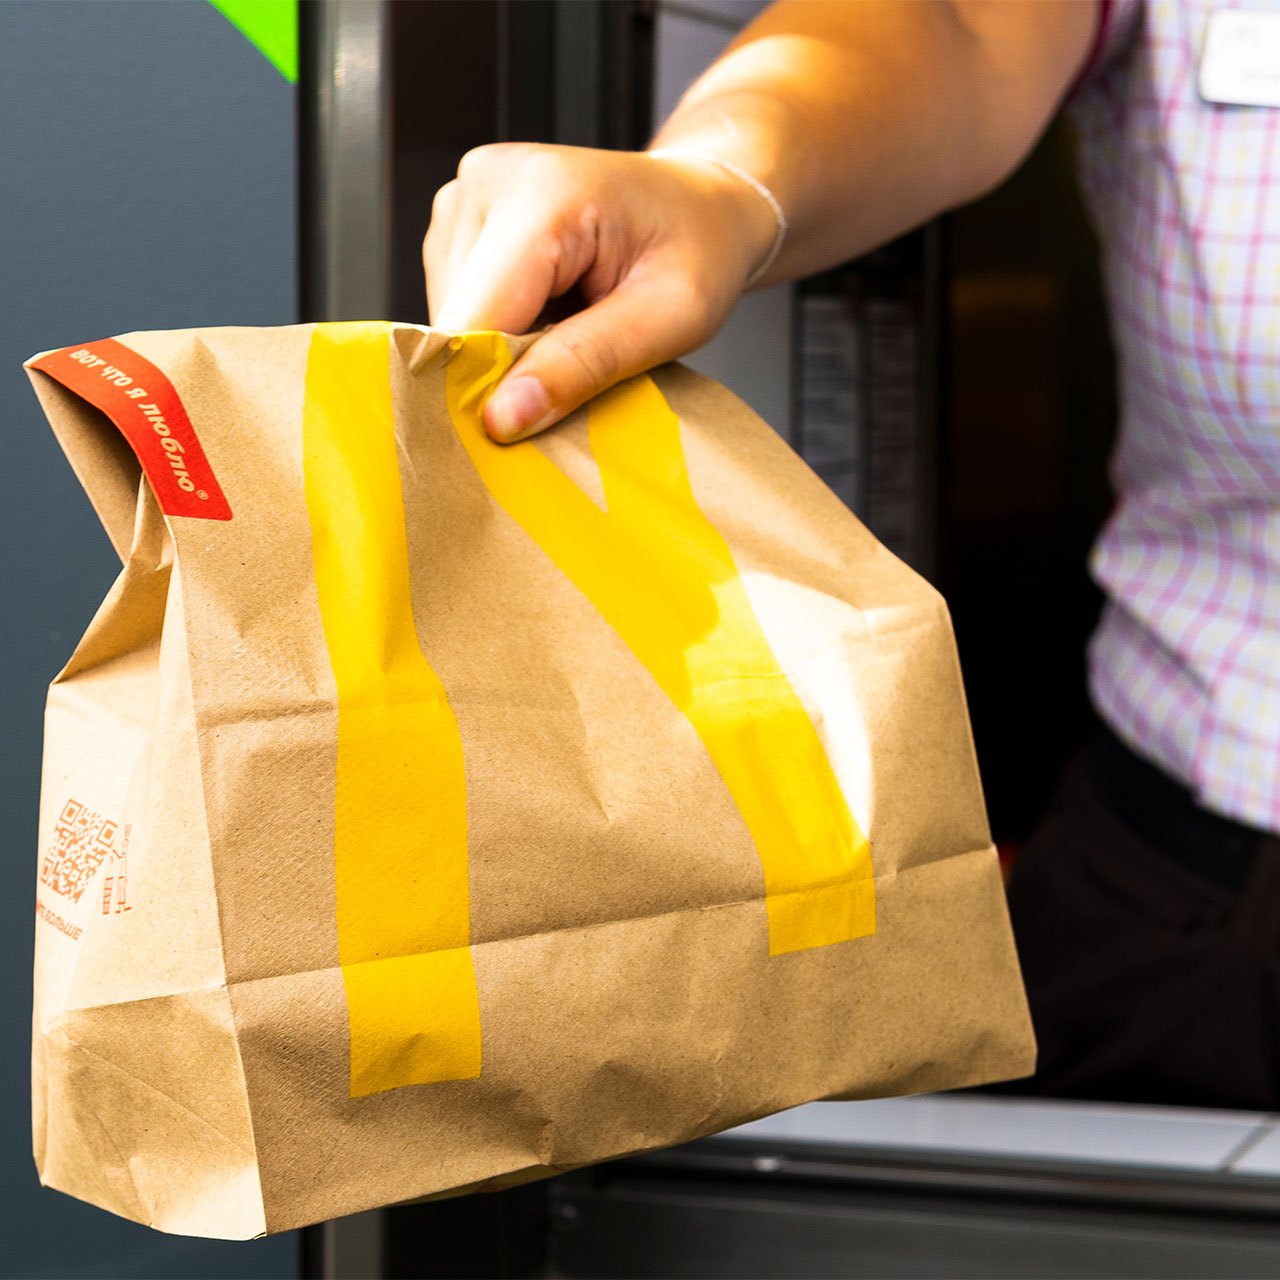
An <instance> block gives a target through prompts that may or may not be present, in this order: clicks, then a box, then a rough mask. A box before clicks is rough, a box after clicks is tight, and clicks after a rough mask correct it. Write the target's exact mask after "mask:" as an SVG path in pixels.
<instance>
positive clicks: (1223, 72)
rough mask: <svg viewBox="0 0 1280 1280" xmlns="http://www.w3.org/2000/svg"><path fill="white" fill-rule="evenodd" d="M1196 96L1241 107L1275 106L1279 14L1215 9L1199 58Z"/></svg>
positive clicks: (1279, 102) (1279, 78)
mask: <svg viewBox="0 0 1280 1280" xmlns="http://www.w3.org/2000/svg"><path fill="white" fill-rule="evenodd" d="M1200 96H1201V97H1202V98H1203V99H1204V100H1205V101H1206V102H1221V103H1226V104H1229V105H1231V106H1240V107H1280V11H1276V12H1272V13H1257V12H1251V11H1250V10H1248V9H1216V10H1215V11H1214V12H1213V13H1211V14H1210V15H1209V27H1208V30H1207V32H1206V33H1205V41H1204V54H1203V55H1202V56H1201V58H1200Z"/></svg>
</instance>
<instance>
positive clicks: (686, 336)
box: [484, 278, 727, 444]
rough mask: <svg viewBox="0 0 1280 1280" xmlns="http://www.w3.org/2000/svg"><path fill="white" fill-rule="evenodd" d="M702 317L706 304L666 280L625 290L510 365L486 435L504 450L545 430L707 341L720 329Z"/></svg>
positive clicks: (491, 404)
mask: <svg viewBox="0 0 1280 1280" xmlns="http://www.w3.org/2000/svg"><path fill="white" fill-rule="evenodd" d="M686 304H687V305H686ZM726 314H727V310H726ZM705 315H706V303H705V301H704V300H702V299H699V298H696V297H695V296H694V291H693V290H690V289H686V288H682V287H680V286H679V285H676V286H674V287H673V286H672V283H671V281H670V279H669V278H668V279H664V280H663V281H661V282H658V281H656V280H651V281H647V282H644V283H639V282H636V283H624V284H622V285H620V286H619V287H618V288H617V289H615V290H614V291H613V292H612V293H610V294H608V295H606V296H605V297H604V298H602V299H601V300H600V301H599V302H597V303H595V304H594V305H593V306H590V307H587V308H586V309H585V310H584V311H579V312H578V313H577V314H576V315H573V316H571V317H569V319H567V320H562V321H561V322H560V323H559V324H557V325H556V326H554V328H551V329H549V330H547V332H546V333H544V334H543V335H542V336H541V337H539V338H538V339H537V341H536V342H534V343H533V345H532V346H530V347H529V349H528V350H527V351H526V352H525V353H524V355H522V356H521V357H520V359H519V360H517V361H516V362H515V364H514V365H512V367H511V368H510V369H509V370H508V371H507V374H506V377H504V378H503V380H502V381H501V382H500V383H499V384H498V386H497V388H496V389H495V390H494V392H493V394H492V395H491V396H490V397H489V400H488V402H487V403H486V404H485V408H484V424H485V428H486V430H487V431H488V432H489V434H490V435H491V436H492V437H493V438H494V439H495V440H497V441H499V442H500V443H503V444H506V443H510V442H511V441H514V440H522V439H524V437H525V436H529V435H533V434H534V433H536V432H538V431H542V430H544V429H545V428H547V427H549V426H551V425H552V424H553V423H556V422H559V421H560V419H561V418H563V417H565V416H567V415H568V414H570V413H572V412H573V410H574V409H576V408H578V407H579V406H580V405H582V404H585V403H586V402H587V401H588V400H590V399H591V398H592V397H593V396H596V395H599V394H600V392H602V391H604V390H606V389H607V388H609V387H611V386H613V385H614V383H616V382H621V381H622V380H623V379H624V378H629V377H632V376H633V375H634V374H637V373H642V372H643V371H644V370H646V369H651V368H653V367H654V365H659V364H663V363H664V362H666V361H667V360H674V359H675V358H676V357H677V356H681V355H684V353H685V352H687V351H691V350H692V349H693V348H694V347H695V346H698V345H699V344H701V343H702V342H705V341H706V340H707V338H709V337H710V336H711V334H712V333H713V332H714V331H715V328H716V327H717V326H716V325H714V324H709V323H707V321H706V319H705ZM721 319H723V317H721Z"/></svg>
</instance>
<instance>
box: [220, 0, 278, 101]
mask: <svg viewBox="0 0 1280 1280" xmlns="http://www.w3.org/2000/svg"><path fill="white" fill-rule="evenodd" d="M209 3H210V4H211V5H213V7H214V8H215V9H217V10H218V12H219V13H221V14H222V16H223V17H224V18H226V19H227V21H228V22H230V23H232V24H233V25H234V26H236V27H238V28H239V29H240V31H241V32H242V33H243V34H244V36H245V37H246V38H247V39H248V40H249V41H251V42H252V43H253V44H254V45H256V46H257V48H258V50H259V51H260V52H261V53H262V56H263V57H264V58H266V59H267V61H268V62H270V63H271V65H272V66H273V67H275V69H276V70H277V71H279V72H280V74H281V75H282V76H284V78H285V79H286V80H287V81H288V82H289V83H290V84H297V82H298V0H209Z"/></svg>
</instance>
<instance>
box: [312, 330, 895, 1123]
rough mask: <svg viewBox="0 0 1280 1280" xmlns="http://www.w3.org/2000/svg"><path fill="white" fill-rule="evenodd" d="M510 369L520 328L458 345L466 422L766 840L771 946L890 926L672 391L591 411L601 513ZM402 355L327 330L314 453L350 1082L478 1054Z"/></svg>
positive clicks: (371, 1081) (469, 441)
mask: <svg viewBox="0 0 1280 1280" xmlns="http://www.w3.org/2000/svg"><path fill="white" fill-rule="evenodd" d="M510 364H511V354H510V351H509V349H508V347H507V345H506V343H505V341H504V340H503V339H502V338H501V336H500V335H497V334H488V333H477V334H469V335H467V336H466V337H464V338H462V339H459V340H456V341H455V351H454V354H453V356H452V359H451V360H450V362H449V365H448V367H447V370H446V396H447V401H448V408H449V414H450V417H451V419H452V422H453V425H454V428H455V430H456V431H457V433H458V436H459V438H460V439H461V441H462V443H463V446H464V447H465V449H466V451H467V453H468V455H469V456H470V458H471V460H472V462H473V463H474V465H475V467H476V470H477V472H478V473H479V475H480V477H481V479H482V481H483V482H484V484H485V485H486V487H487V488H488V490H489V491H490V493H491V494H492V495H493V496H494V498H495V499H496V500H497V502H498V503H499V504H500V505H501V506H502V507H503V508H504V510H506V511H507V513H508V514H509V515H510V516H511V517H512V518H513V519H514V520H515V521H516V522H517V523H518V524H519V525H520V526H521V527H522V528H523V529H524V530H525V532H526V533H527V534H528V535H529V536H530V538H532V539H533V541H534V542H535V543H536V544H537V545H538V546H539V547H540V548H541V549H542V550H543V552H544V553H546V554H547V555H548V556H550V557H551V559H552V560H553V561H554V562H555V564H556V565H557V566H558V567H559V568H560V569H561V571H562V572H564V573H565V574H566V575H567V576H568V578H569V579H570V580H571V581H572V582H573V583H574V584H575V585H576V586H577V588H578V589H579V590H580V591H582V593H583V594H584V595H585V596H586V597H587V599H588V600H590V601H591V603H592V604H593V605H594V606H595V607H596V609H597V610H599V612H600V613H601V615H602V616H603V617H604V618H605V620H606V621H607V622H608V623H609V624H610V625H611V626H612V627H613V628H614V630H616V631H617V633H618V634H619V636H620V637H621V638H622V640H623V641H624V642H625V643H626V644H627V645H628V647H629V648H630V649H631V650H632V652H633V653H634V654H635V655H636V657H637V658H638V659H639V660H640V662H642V663H643V664H644V666H645V667H646V668H647V669H648V671H649V672H650V674H651V675H652V676H653V677H654V679H655V681H656V682H657V683H658V685H659V687H660V688H661V689H662V690H663V691H664V692H665V693H666V695H667V696H668V697H669V698H670V699H671V700H672V702H673V703H674V704H675V705H676V706H677V707H678V708H679V709H680V711H681V712H682V713H683V714H684V715H685V716H686V717H687V718H688V719H689V722H690V724H691V725H692V726H693V728H694V729H695V730H696V732H697V733H698V735H699V737H700V738H701V740H702V742H703V744H704V745H705V746H706V749H707V751H708V754H709V755H710V757H711V759H712V761H713V762H714V763H715V765H716V767H717V768H718V770H719V771H720V774H721V776H722V777H723V778H724V780H725V783H726V785H727V786H728V788H729V792H730V794H731V795H732V796H733V799H734V801H735V803H736V804H737V806H738V808H739V811H740V812H741V813H742V816H743V819H744V821H745V822H746V825H747V828H748V830H749V831H750V833H751V836H752V838H753V840H754V842H755V845H756V849H757V852H758V854H759V856H760V860H761V864H762V867H763V870H764V879H765V890H766V910H767V913H768V922H769V950H770V953H771V954H772V955H779V954H783V953H786V952H792V951H801V950H807V949H810V948H814V947H822V946H827V945H829V944H832V943H836V942H845V941H849V940H851V939H853V938H858V937H863V936H865V935H867V934H871V933H874V932H875V886H874V880H873V871H872V865H871V857H870V851H869V849H868V846H867V841H866V838H865V837H864V836H863V835H862V833H861V832H860V831H859V830H858V827H857V824H856V823H855V822H854V820H853V817H852V815H851V814H850V812H849V808H848V805H847V803H846V801H845V798H844V795H843V793H842V792H841V790H840V787H839V784H838V783H837V781H836V779H835V776H834V774H833V773H832V770H831V766H830V763H829V761H828V760H827V756H826V752H825V751H824V750H823V748H822V744H821V741H820V740H819V738H818V735H817V732H816V730H815V729H814V726H813V723H812V721H811V720H810V719H809V716H808V714H807V713H806V711H805V710H804V708H803V706H802V705H801V703H800V701H799V699H798V698H797V697H796V694H795V691H794V690H793V689H792V688H791V685H790V682H789V681H788V680H787V678H786V675H785V674H784V672H783V671H782V670H781V668H780V667H779V666H778V663H777V660H776V659H775V657H774V655H773V653H772V651H771V650H770V648H769V645H768V642H767V641H766V639H765V637H764V634H763V632H762V631H761V629H760V624H759V622H758V621H757V619H756V617H755V614H754V613H753V611H752V609H751V605H750V602H749V601H748V599H747V595H746V592H745V590H744V589H743V586H742V583H741V581H740V579H739V577H738V573H737V569H736V567H735V565H734V563H733V558H732V556H731V554H730V552H729V549H728V547H727V546H726V544H725V542H724V539H723V538H722V537H721V536H720V534H719V532H718V531H717V530H716V529H715V528H714V527H713V526H712V525H711V523H710V522H709V521H708V520H707V519H706V517H705V516H703V514H702V512H701V511H700V510H699V509H698V506H697V503H696V501H695V500H694V496H693V492H692V489H691V488H690V485H689V478H688V474H687V471H686V468H685V462H684V453H683V449H682V447H681V444H680V434H679V423H678V421H677V419H676V417H675V415H674V414H673V413H672V412H671V409H670V407H669V406H668V405H667V403H666V401H665V400H664V399H663V397H662V395H661V393H660V392H659V391H658V389H657V387H656V386H655V385H654V383H653V382H652V380H651V379H649V378H635V379H632V380H631V381H630V382H628V383H626V384H624V385H622V386H620V387H617V388H615V389H614V390H613V391H611V392H609V393H607V394H606V395H605V396H602V397H601V398H600V399H599V400H598V401H596V402H595V403H594V404H593V405H592V407H591V410H590V417H589V433H590V440H591V448H592V452H593V454H594V456H595V459H596V462H597V464H598V466H599V468H600V474H601V479H602V482H603V486H604V493H605V500H606V506H607V508H608V509H607V511H602V510H601V509H600V508H599V507H597V506H596V505H595V503H594V502H593V501H592V500H591V499H590V498H589V497H587V495H586V494H585V493H583V492H582V491H581V490H580V489H579V488H578V487H577V486H576V485H575V484H574V483H573V482H572V481H571V480H570V479H569V478H568V477H567V476H566V475H564V473H563V472H561V471H560V470H559V469H558V468H557V467H556V466H555V465H554V464H553V463H552V462H550V461H549V460H548V459H547V458H546V457H545V456H544V455H543V454H542V453H540V452H539V451H538V449H537V448H536V446H534V445H533V444H531V443H528V442H526V443H523V444H517V445H496V444H494V443H493V442H492V441H490V440H489V438H488V436H486V435H485V433H484V430H483V427H482V426H481V423H480V409H481V407H482V405H483V403H484V398H485V396H486V395H487V394H488V392H489V391H490V390H491V389H492V387H493V386H494V385H495V384H496V382H497V380H498V379H499V378H500V377H501V376H502V374H503V373H504V372H505V370H506V369H507V368H508V367H509V366H510ZM389 373H390V370H389V327H388V326H387V325H385V324H382V323H360V324H335V325H321V326H317V328H316V330H315V334H314V336H313V338H312V343H311V350H310V355H309V359H308V365H307V377H306V398H305V403H304V408H303V455H304V470H305V488H306V502H307V509H308V514H309V517H310V521H311V527H312V547H313V555H314V560H315V574H316V584H317V590H318V596H319V605H320V614H321V620H322V623H323V626H324V633H325V641H326V645H327V647H328V650H329V658H330V663H331V665H332V667H333V672H334V678H335V683H336V686H337V694H338V765H337V784H336V795H335V810H334V812H335V835H334V864H335V883H336V892H337V917H338V919H337V925H338V942H339V960H340V963H341V966H342V976H343V982H344V987H345V991H346V998H347V1007H348V1016H349V1021H350V1029H351V1080H350V1087H351V1095H352V1096H353V1097H358V1096H363V1095H367V1094H372V1093H379V1092H382V1091H385V1090H388V1089H396V1088H400V1087H403V1086H405V1085H410V1084H427V1083H432V1082H436V1081H443V1080H461V1079H472V1078H474V1077H476V1076H478V1075H479V1074H480V1069H481V1027H480V1008H479V1000H478V996H477V991H476V981H475V971H474V966H473V963H472V958H471V951H470V893H469V882H468V858H467V831H466V783H465V774H464V769H463V759H462V744H461V738H460V735H459V732H458V726H457V722H456V720H455V719H454V716H453V712H452V710H451V709H450V707H449V702H448V698H447V695H446V693H445V690H444V688H443V686H442V685H441V683H440V681H439V678H438V677H437V676H436V674H435V672H434V671H433V670H432V669H431V667H430V665H429V664H428V663H427V661H426V659H425V657H424V656H423V654H422V651H421V647H420V645H419V642H418V637H417V632H416V628H415V626H414V622H413V613H412V605H411V598H410V575H409V557H408V537H407V533H406V530H405V517H404V503H403V496H402V492H401V482H400V471H399V463H398V459H397V448H396V438H395V422H394V415H393V412H392V406H391V392H390V377H389ZM424 784H425V785H424Z"/></svg>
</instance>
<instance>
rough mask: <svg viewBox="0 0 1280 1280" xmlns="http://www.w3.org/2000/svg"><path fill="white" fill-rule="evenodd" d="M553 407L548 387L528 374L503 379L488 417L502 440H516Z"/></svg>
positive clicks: (493, 429)
mask: <svg viewBox="0 0 1280 1280" xmlns="http://www.w3.org/2000/svg"><path fill="white" fill-rule="evenodd" d="M550 410H551V400H550V398H549V397H548V396H547V391H546V388H545V387H544V386H543V385H542V383H541V382H539V381H538V379H537V378H534V377H530V376H529V375H528V374H525V375H523V376H521V377H519V378H513V379H511V381H510V382H503V383H501V384H500V385H499V386H498V389H497V390H496V391H495V392H494V393H493V395H491V396H490V397H489V403H488V405H487V406H486V407H485V418H486V419H487V421H488V424H489V431H490V434H491V435H493V436H494V437H495V438H496V439H498V440H514V439H516V437H517V436H520V435H522V434H523V433H524V432H526V431H528V430H529V428H530V427H536V426H537V425H538V424H539V423H540V422H541V421H542V420H543V419H544V418H546V417H547V416H548V414H549V412H550Z"/></svg>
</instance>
